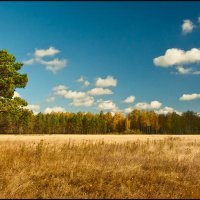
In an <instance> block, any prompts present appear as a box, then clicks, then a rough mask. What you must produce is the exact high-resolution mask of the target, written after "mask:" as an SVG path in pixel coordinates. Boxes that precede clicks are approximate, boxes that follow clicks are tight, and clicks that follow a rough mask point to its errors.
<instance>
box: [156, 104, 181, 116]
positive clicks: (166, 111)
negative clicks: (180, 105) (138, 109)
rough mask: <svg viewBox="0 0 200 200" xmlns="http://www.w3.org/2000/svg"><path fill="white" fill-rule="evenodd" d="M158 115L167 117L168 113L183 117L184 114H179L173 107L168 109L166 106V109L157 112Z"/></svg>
mask: <svg viewBox="0 0 200 200" xmlns="http://www.w3.org/2000/svg"><path fill="white" fill-rule="evenodd" d="M155 112H156V113H157V114H164V115H166V114H168V113H173V112H175V113H177V114H178V115H181V114H182V112H179V111H177V110H174V109H173V108H172V107H168V106H166V107H164V108H162V109H160V110H157V111H155Z"/></svg>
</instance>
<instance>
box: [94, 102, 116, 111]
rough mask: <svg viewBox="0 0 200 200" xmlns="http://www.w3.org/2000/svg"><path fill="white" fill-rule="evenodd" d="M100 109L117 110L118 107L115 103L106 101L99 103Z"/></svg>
mask: <svg viewBox="0 0 200 200" xmlns="http://www.w3.org/2000/svg"><path fill="white" fill-rule="evenodd" d="M98 108H99V109H102V110H113V111H114V110H117V106H116V104H115V103H113V102H112V101H111V100H106V101H102V100H100V101H99V105H98Z"/></svg>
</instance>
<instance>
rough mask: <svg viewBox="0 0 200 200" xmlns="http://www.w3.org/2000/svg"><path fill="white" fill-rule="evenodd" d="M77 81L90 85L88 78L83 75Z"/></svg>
mask: <svg viewBox="0 0 200 200" xmlns="http://www.w3.org/2000/svg"><path fill="white" fill-rule="evenodd" d="M77 82H80V83H83V85H84V86H89V85H90V82H89V81H88V80H86V79H85V78H84V77H83V76H81V77H80V78H79V79H78V80H77Z"/></svg>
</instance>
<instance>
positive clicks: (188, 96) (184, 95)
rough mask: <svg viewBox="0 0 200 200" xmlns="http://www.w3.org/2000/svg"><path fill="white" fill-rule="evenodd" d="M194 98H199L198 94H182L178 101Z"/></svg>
mask: <svg viewBox="0 0 200 200" xmlns="http://www.w3.org/2000/svg"><path fill="white" fill-rule="evenodd" d="M195 99H200V94H196V93H193V94H183V95H182V96H181V97H180V98H179V100H180V101H191V100H195Z"/></svg>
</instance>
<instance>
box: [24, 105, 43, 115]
mask: <svg viewBox="0 0 200 200" xmlns="http://www.w3.org/2000/svg"><path fill="white" fill-rule="evenodd" d="M24 108H25V109H28V110H30V111H33V113H34V114H35V115H36V114H38V113H39V110H40V106H39V105H35V104H29V105H27V106H25V107H24Z"/></svg>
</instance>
